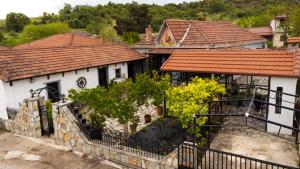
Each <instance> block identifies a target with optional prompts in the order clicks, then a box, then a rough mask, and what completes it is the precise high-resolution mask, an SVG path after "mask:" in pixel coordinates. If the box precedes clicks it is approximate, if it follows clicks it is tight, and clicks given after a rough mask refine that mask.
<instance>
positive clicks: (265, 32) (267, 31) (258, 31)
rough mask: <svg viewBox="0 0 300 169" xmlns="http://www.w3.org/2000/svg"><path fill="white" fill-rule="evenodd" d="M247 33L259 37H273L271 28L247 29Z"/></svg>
mask: <svg viewBox="0 0 300 169" xmlns="http://www.w3.org/2000/svg"><path fill="white" fill-rule="evenodd" d="M248 31H250V32H252V33H254V34H256V35H259V36H273V31H272V27H271V26H263V27H255V28H249V29H248Z"/></svg>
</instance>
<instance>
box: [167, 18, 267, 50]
mask: <svg viewBox="0 0 300 169" xmlns="http://www.w3.org/2000/svg"><path fill="white" fill-rule="evenodd" d="M166 23H167V25H168V26H169V28H170V29H171V32H172V34H173V35H174V38H175V39H176V41H178V42H179V41H180V40H182V39H184V40H183V42H182V44H181V46H182V47H187V46H201V45H216V46H217V45H223V44H229V46H235V45H240V44H249V43H253V42H264V41H266V39H264V38H263V37H261V36H258V35H255V34H253V33H251V32H249V31H247V30H246V29H243V28H240V27H239V26H237V25H234V24H232V23H230V22H216V21H193V20H192V21H189V20H172V19H167V20H166ZM188 27H190V29H189V31H188V32H187V28H188ZM186 32H187V36H186V37H185V38H184V34H185V33H186Z"/></svg>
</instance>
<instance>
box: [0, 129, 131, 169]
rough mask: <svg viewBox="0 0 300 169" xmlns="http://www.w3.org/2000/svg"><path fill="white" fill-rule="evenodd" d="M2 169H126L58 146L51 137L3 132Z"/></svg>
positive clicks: (1, 148)
mask: <svg viewBox="0 0 300 169" xmlns="http://www.w3.org/2000/svg"><path fill="white" fill-rule="evenodd" d="M0 145H1V146H0V168H1V169H41V168H43V169H70V168H72V169H126V168H127V167H124V166H122V165H117V164H115V163H113V162H110V161H107V160H104V159H102V158H100V159H94V158H91V159H89V158H87V157H86V156H84V155H83V154H82V153H78V152H73V151H72V150H71V149H68V148H65V147H62V146H58V145H55V143H54V142H53V140H51V139H45V138H43V139H35V138H29V137H24V136H16V135H13V134H11V133H3V134H1V135H0Z"/></svg>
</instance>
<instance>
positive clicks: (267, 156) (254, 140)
mask: <svg viewBox="0 0 300 169" xmlns="http://www.w3.org/2000/svg"><path fill="white" fill-rule="evenodd" d="M211 148H213V149H217V150H222V151H226V152H232V153H235V154H240V155H244V156H248V157H253V158H256V159H260V160H266V161H271V162H274V163H279V164H283V165H288V166H294V167H298V164H299V157H298V152H297V149H296V145H295V144H294V143H293V142H291V141H287V140H285V139H281V138H279V137H276V136H273V135H270V134H268V133H264V132H261V131H258V130H255V129H251V128H248V127H244V128H243V129H241V130H228V129H227V130H226V129H225V130H223V131H220V133H219V134H218V135H217V136H216V138H215V139H214V141H213V143H212V144H211Z"/></svg>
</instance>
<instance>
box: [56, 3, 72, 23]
mask: <svg viewBox="0 0 300 169" xmlns="http://www.w3.org/2000/svg"><path fill="white" fill-rule="evenodd" d="M72 11H73V9H72V6H71V5H70V4H65V6H64V7H63V8H62V9H61V10H59V12H58V15H59V20H60V21H61V22H67V23H69V22H71V19H72V16H71V15H72Z"/></svg>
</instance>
